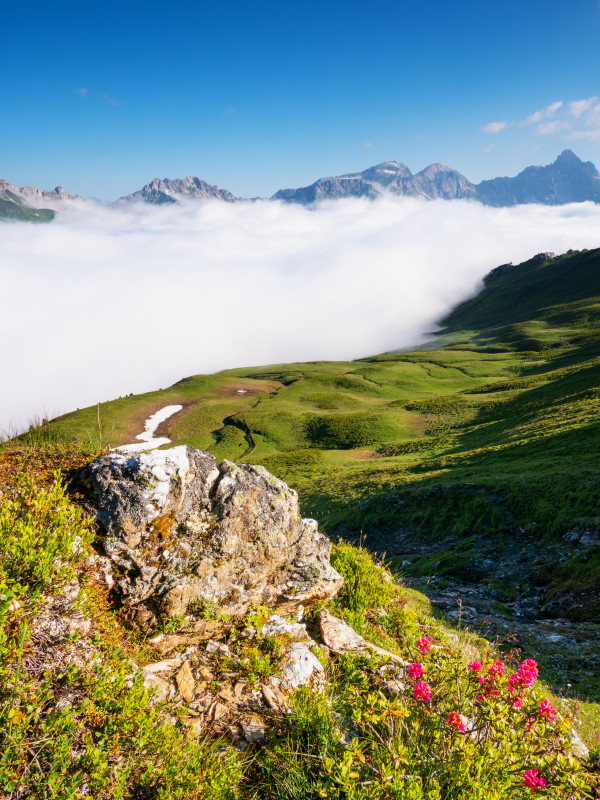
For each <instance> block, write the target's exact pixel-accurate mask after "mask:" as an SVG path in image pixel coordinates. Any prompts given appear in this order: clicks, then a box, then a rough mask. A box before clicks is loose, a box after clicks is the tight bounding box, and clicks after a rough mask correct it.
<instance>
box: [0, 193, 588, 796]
mask: <svg viewBox="0 0 600 800" xmlns="http://www.w3.org/2000/svg"><path fill="white" fill-rule="evenodd" d="M7 202H8V201H7ZM11 202H13V201H12V200H11ZM11 208H12V206H11ZM10 213H11V214H12V211H10ZM168 407H175V408H174V409H173V410H172V411H171V412H170V413H168V414H165V415H164V417H163V418H161V419H162V421H161V422H160V425H159V426H158V428H157V429H156V430H155V431H154V433H150V434H149V435H148V437H147V439H146V441H147V442H148V449H147V450H145V449H144V447H145V445H144V443H143V440H139V439H136V437H138V436H139V434H141V433H142V432H143V431H144V430H145V426H146V430H150V429H149V427H148V425H147V424H146V422H147V421H148V420H149V418H150V417H151V416H152V415H154V414H157V413H158V412H160V411H161V410H163V409H168ZM599 412H600V249H598V250H582V251H569V252H567V253H564V254H562V255H555V254H553V253H540V254H538V255H536V256H535V257H534V258H532V259H530V260H528V261H525V262H523V263H520V264H516V265H513V264H504V265H502V266H499V267H496V268H495V269H493V270H492V271H491V272H490V273H489V274H488V275H487V276H486V278H485V279H484V281H483V285H482V287H481V288H480V290H479V291H478V292H477V294H476V295H475V296H474V297H473V298H471V299H469V300H466V301H465V302H463V303H461V304H460V305H458V306H457V307H456V308H454V310H452V311H451V313H449V314H448V315H447V316H446V317H445V318H444V319H443V320H441V321H440V323H439V330H437V331H436V332H432V333H431V334H430V335H429V336H428V337H427V340H426V342H425V343H424V344H421V345H419V346H417V347H414V348H412V349H409V350H402V351H398V352H387V353H381V354H378V355H371V356H365V357H363V358H358V359H356V360H354V361H347V362H339V361H310V362H305V363H287V364H272V365H267V366H254V367H240V368H237V369H230V370H226V371H222V372H218V373H216V374H210V375H192V376H189V377H185V378H182V379H181V380H180V381H178V382H177V383H175V384H174V385H173V386H170V387H169V388H166V389H157V390H156V391H153V392H149V393H147V394H142V395H135V396H134V395H130V396H127V397H121V398H118V399H115V400H113V401H111V402H106V403H101V404H98V405H95V406H92V407H90V408H85V409H81V410H77V411H73V412H71V413H68V414H65V415H63V416H60V417H57V418H55V419H51V420H46V419H44V420H42V421H41V422H40V423H32V424H31V426H30V428H29V431H27V432H25V433H23V434H21V435H19V436H17V437H14V438H12V439H7V440H5V441H4V442H2V443H1V444H0V798H1V799H2V800H21V798H35V800H49V798H60V799H61V800H76V799H79V798H94V799H95V800H109V799H110V800H112V799H113V798H114V799H115V800H116V799H119V800H153V799H154V798H158V799H159V800H179V799H182V800H183V798H185V799H186V800H213V799H214V800H219V799H221V798H222V800H238V799H239V800H286V799H287V798H293V799H296V798H297V799H298V800H300V799H301V798H302V800H309V799H312V798H314V799H315V800H316V799H317V798H335V799H339V800H384V798H394V799H397V800H525V798H530V797H534V796H539V797H544V798H553V800H590V799H591V798H596V797H597V796H598V794H599V793H600V652H599V651H598V646H597V643H598V636H599V633H600V458H599V454H600V422H599V420H600V413H599ZM153 436H156V437H162V438H163V440H164V439H166V440H167V441H166V443H164V444H162V445H160V447H159V449H155V448H154V446H153V445H152V438H153ZM148 440H149V441H148ZM132 444H137V449H135V450H134V449H130V450H129V451H128V450H127V449H126V448H127V446H128V445H132ZM119 448H124V449H119ZM292 490H293V491H292ZM324 534H325V535H324ZM329 540H331V541H329ZM240 553H241V554H243V556H240Z"/></svg>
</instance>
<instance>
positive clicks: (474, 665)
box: [469, 661, 483, 672]
mask: <svg viewBox="0 0 600 800" xmlns="http://www.w3.org/2000/svg"><path fill="white" fill-rule="evenodd" d="M469 669H470V670H471V672H481V670H482V669H483V664H482V663H481V661H469Z"/></svg>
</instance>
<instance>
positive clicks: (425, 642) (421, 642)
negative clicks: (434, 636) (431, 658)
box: [417, 636, 431, 653]
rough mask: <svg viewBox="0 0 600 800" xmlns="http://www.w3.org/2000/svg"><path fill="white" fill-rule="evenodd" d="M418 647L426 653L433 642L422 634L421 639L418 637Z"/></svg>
mask: <svg viewBox="0 0 600 800" xmlns="http://www.w3.org/2000/svg"><path fill="white" fill-rule="evenodd" d="M417 647H418V648H419V650H420V651H421V652H422V653H426V652H427V651H428V650H429V649H430V648H431V642H430V641H429V639H426V638H425V637H424V636H422V637H421V638H420V639H417Z"/></svg>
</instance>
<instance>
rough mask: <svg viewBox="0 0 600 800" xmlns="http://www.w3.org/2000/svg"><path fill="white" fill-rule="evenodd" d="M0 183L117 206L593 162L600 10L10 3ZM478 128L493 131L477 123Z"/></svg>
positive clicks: (579, 5)
mask: <svg viewBox="0 0 600 800" xmlns="http://www.w3.org/2000/svg"><path fill="white" fill-rule="evenodd" d="M1 19H2V28H3V33H4V35H3V65H4V68H3V80H2V85H1V86H0V108H1V109H2V124H1V125H0V176H1V177H3V178H5V179H7V180H9V181H11V182H13V183H16V184H18V185H24V184H35V185H37V186H39V187H40V188H52V187H53V186H55V185H57V184H62V185H63V186H64V187H65V188H66V189H67V190H68V191H71V192H75V193H80V194H84V195H86V196H97V197H103V198H106V199H114V198H116V197H118V196H120V195H123V194H127V193H130V192H133V191H135V190H136V189H138V188H140V187H141V186H142V185H143V184H144V183H146V182H147V181H148V180H150V179H151V178H153V177H155V176H158V177H184V176H186V175H197V176H199V177H201V178H204V179H205V180H207V181H209V182H211V183H218V184H219V185H220V186H222V187H225V188H227V189H229V190H231V191H232V192H234V193H235V194H237V195H244V196H254V195H270V194H272V193H273V192H275V191H276V190H277V189H278V188H282V187H286V186H300V185H306V184H308V183H311V182H312V181H313V180H315V179H316V178H318V177H320V176H322V175H331V174H339V173H342V172H348V171H354V170H360V169H364V168H366V167H367V166H370V165H371V164H375V163H379V162H381V161H385V160H397V161H403V162H405V163H406V164H407V165H408V166H409V167H410V168H411V169H412V170H413V171H418V170H419V169H422V168H423V167H425V166H427V165H428V164H430V163H432V162H435V161H442V162H444V163H446V164H449V165H450V166H452V167H455V168H456V169H458V170H460V171H461V172H463V173H464V174H465V175H466V176H467V177H469V178H470V179H471V180H473V181H475V182H476V181H479V180H481V179H483V178H488V177H493V176H496V175H514V174H516V173H517V172H518V171H519V170H521V169H522V168H523V167H525V166H527V165H528V164H544V163H548V162H550V161H552V160H554V158H555V157H556V155H557V154H558V153H559V152H560V151H561V150H563V149H565V148H567V147H568V148H571V149H573V150H574V151H575V152H576V153H577V154H578V155H579V156H580V157H581V158H584V159H586V160H587V159H589V160H592V161H594V162H595V163H597V164H599V163H600V110H599V106H600V101H598V99H597V95H598V96H600V70H599V69H598V67H599V66H600V49H599V48H598V45H597V42H598V35H599V33H600V4H599V2H598V0H576V2H575V3H573V4H571V6H570V8H569V9H568V10H567V7H566V4H565V3H564V0H561V1H560V2H559V1H558V0H545V2H539V1H538V0H520V2H515V0H505V2H502V3H496V2H486V3H482V2H481V0H477V2H472V0H462V1H461V2H459V3H454V4H449V3H441V2H429V3H427V2H421V3H416V2H412V3H406V2H400V1H399V0H397V1H396V2H382V1H381V0H375V2H371V3H370V4H368V5H367V4H366V3H364V2H361V3H359V2H352V1H351V0H345V2H338V1H337V0H334V2H327V1H326V0H321V2H313V1H312V0H307V1H305V2H303V3H294V2H282V1H281V0H278V1H277V2H271V0H265V1H264V2H248V1H246V2H240V1H239V0H222V2H220V3H214V2H213V3H206V2H197V3H170V4H169V3H164V2H161V3H157V2H145V3H143V4H142V3H139V4H137V3H136V4H133V3H128V2H127V1H126V0H122V2H113V0H106V1H105V2H102V3H98V4H84V3H80V2H77V3H74V2H62V1H61V0H57V2H56V3H54V4H51V3H47V2H44V3H41V2H37V0H33V2H30V3H28V4H26V5H18V4H16V3H13V4H10V7H9V8H7V9H6V8H5V9H4V10H3V12H2V16H1ZM491 123H495V124H493V125H491Z"/></svg>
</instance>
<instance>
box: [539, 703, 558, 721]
mask: <svg viewBox="0 0 600 800" xmlns="http://www.w3.org/2000/svg"><path fill="white" fill-rule="evenodd" d="M539 712H540V717H546V719H547V720H553V719H554V715H555V714H556V709H555V708H554V706H553V705H552V703H551V702H550V701H549V700H548V698H546V699H545V700H542V702H541V703H540V706H539Z"/></svg>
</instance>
